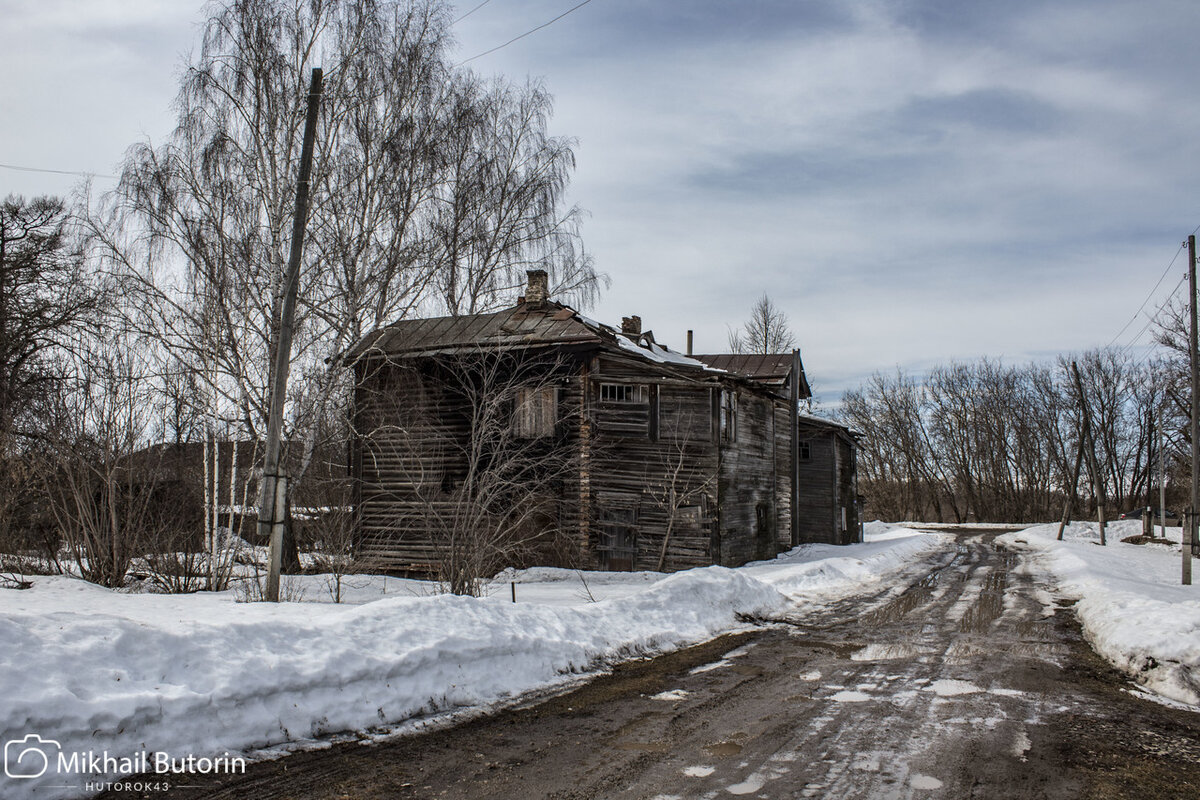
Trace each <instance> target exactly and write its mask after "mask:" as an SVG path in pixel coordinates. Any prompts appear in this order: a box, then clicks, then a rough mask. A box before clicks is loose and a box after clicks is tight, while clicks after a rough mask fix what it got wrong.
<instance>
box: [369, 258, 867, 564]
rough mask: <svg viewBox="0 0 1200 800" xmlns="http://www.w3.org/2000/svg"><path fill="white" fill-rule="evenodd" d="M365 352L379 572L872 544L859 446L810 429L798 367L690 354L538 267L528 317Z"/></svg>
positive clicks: (387, 342) (497, 316) (779, 360)
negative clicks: (599, 307) (558, 292)
mask: <svg viewBox="0 0 1200 800" xmlns="http://www.w3.org/2000/svg"><path fill="white" fill-rule="evenodd" d="M351 355H352V358H353V362H354V364H355V378H356V388H355V398H354V399H355V425H356V427H357V431H358V436H357V437H356V445H355V448H354V453H353V454H352V465H351V469H352V474H353V476H354V477H355V478H356V479H357V480H356V486H357V497H356V506H357V510H358V514H357V519H358V523H357V524H358V526H359V528H358V536H357V555H358V557H359V558H361V559H364V560H366V561H368V562H369V563H371V564H372V566H373V568H377V569H388V570H394V571H400V572H407V573H427V574H438V573H439V572H440V571H442V570H443V568H444V565H445V562H446V561H447V560H450V559H461V558H480V559H484V560H488V559H489V558H490V563H488V564H485V565H478V566H481V567H482V568H484V569H488V568H492V567H495V568H497V569H498V568H502V567H504V566H509V565H517V566H519V565H528V564H535V563H536V564H544V565H557V566H568V567H579V568H586V569H610V570H637V569H659V570H679V569H684V568H688V567H694V566H704V565H710V564H722V565H726V566H736V565H739V564H743V563H745V562H747V561H751V560H754V559H762V558H771V557H773V556H775V555H776V554H777V553H779V552H781V551H782V550H786V549H788V548H789V547H791V546H793V545H794V544H798V543H802V542H830V543H848V542H852V541H857V540H858V539H859V538H860V526H859V519H858V508H857V504H856V497H857V494H856V492H857V486H856V476H855V442H854V437H853V436H852V435H851V433H850V432H849V431H848V430H847V429H846V428H844V427H842V426H840V425H837V424H835V423H833V422H830V421H827V420H823V419H818V418H816V417H810V416H803V415H800V414H798V413H797V408H798V405H797V400H799V399H804V398H807V397H808V396H809V394H810V390H809V387H808V383H807V381H806V379H805V377H804V372H803V367H802V365H801V364H800V359H799V354H798V353H794V354H793V353H788V354H784V355H773V356H698V357H690V356H686V355H683V354H680V353H678V352H675V351H672V350H670V349H668V348H667V347H665V346H663V345H661V344H659V343H658V342H656V341H655V338H654V335H653V333H652V332H650V331H643V330H642V329H641V320H640V319H639V318H638V317H628V318H625V319H624V320H623V321H622V325H621V328H620V329H619V330H618V329H615V328H612V327H609V326H607V325H603V324H601V323H598V322H595V321H593V320H591V319H588V318H587V317H585V316H583V315H581V314H579V313H577V312H576V311H575V310H573V309H572V308H570V307H569V306H566V305H563V304H561V303H557V302H554V301H553V300H551V299H550V298H549V297H548V292H547V278H546V274H545V273H544V272H542V271H540V270H534V271H531V272H530V273H529V284H528V286H527V289H526V293H525V295H524V296H523V297H521V298H519V299H518V301H517V303H516V304H515V305H514V306H512V307H511V308H507V309H504V310H501V311H497V312H494V313H487V314H476V315H470V316H458V317H442V318H436V319H413V320H403V321H400V322H397V323H394V324H392V325H389V326H387V327H385V328H381V329H379V330H377V331H375V332H374V333H372V334H370V335H368V336H367V337H366V338H364V340H363V341H362V342H360V343H359V344H358V345H357V346H356V348H355V349H354V351H353V352H352V354H351ZM793 509H797V510H798V513H795V514H793ZM489 553H490V554H491V555H490V556H489V555H488V554H489Z"/></svg>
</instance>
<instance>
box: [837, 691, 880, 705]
mask: <svg viewBox="0 0 1200 800" xmlns="http://www.w3.org/2000/svg"><path fill="white" fill-rule="evenodd" d="M829 699H830V700H832V701H833V702H835V703H865V702H867V701H868V700H870V699H871V695H869V694H866V693H864V692H859V691H855V690H852V689H845V690H843V691H840V692H838V693H836V694H833V695H830V696H829Z"/></svg>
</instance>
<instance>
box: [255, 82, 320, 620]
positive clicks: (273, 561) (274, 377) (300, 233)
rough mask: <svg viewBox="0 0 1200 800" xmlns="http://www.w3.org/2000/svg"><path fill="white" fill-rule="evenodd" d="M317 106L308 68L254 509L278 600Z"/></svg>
mask: <svg viewBox="0 0 1200 800" xmlns="http://www.w3.org/2000/svg"><path fill="white" fill-rule="evenodd" d="M320 108H321V70H320V69H319V68H318V69H314V70H313V71H312V81H311V82H310V83H309V87H308V116H307V117H306V118H305V120H304V143H303V145H302V146H301V148H300V176H299V179H298V180H297V182H296V210H295V216H294V217H293V219H292V247H291V252H290V253H289V254H288V265H287V272H286V273H285V274H284V277H283V306H282V308H281V309H280V314H279V340H278V342H277V343H276V349H275V364H274V369H273V370H272V372H271V395H270V403H271V405H270V411H269V414H270V416H268V418H267V444H266V453H265V454H264V456H263V477H262V494H261V498H260V499H261V505H260V507H259V512H258V535H259V538H260V539H261V538H269V539H270V542H271V546H270V558H269V564H268V567H267V587H266V591H265V593H264V595H265V598H266V599H267V600H269V601H270V602H272V603H277V602H279V573H280V569H281V567H282V561H283V529H284V525H285V524H286V520H287V517H288V514H287V504H288V488H287V476H286V475H284V474H283V472H282V470H281V469H280V463H279V462H280V451H281V450H282V449H283V443H282V437H283V401H284V397H285V396H286V395H287V381H288V370H289V368H290V367H291V363H292V322H293V319H294V318H295V316H296V296H297V294H298V293H299V291H300V257H301V254H302V252H303V247H304V228H305V226H306V225H307V223H308V180H309V174H310V173H311V171H312V151H313V142H314V140H315V139H316V136H317V112H318V111H319V110H320Z"/></svg>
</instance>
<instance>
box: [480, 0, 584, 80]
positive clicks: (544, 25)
mask: <svg viewBox="0 0 1200 800" xmlns="http://www.w3.org/2000/svg"><path fill="white" fill-rule="evenodd" d="M590 2H592V0H583V2H582V3H578V4H577V5H574V6H571V7H570V8H568V9H567V10H566V11H564V12H563V13H561V14H559V15H558V16H557V17H555V18H554V19H552V20H550V21H549V22H543V23H542V24H541V25H538V26H537V27H536V28H531V29H530V30H527V31H525V32H524V33H522V34H521V35H520V36H514V37H513V38H511V39H509V40H508V41H507V42H505V43H504V44H500V45H496V46H495V47H493V48H492V49H491V50H484V51H483V52H482V53H477V54H475V55H473V56H471V57H470V58H468V59H466V60H464V61H460V62H458V64H457V66H460V67H461V66H462V65H463V64H468V63H470V62H472V61H474V60H475V59H477V58H483V57H484V56H486V55H490V54H492V53H494V52H496V51H497V50H503V49H504V48H505V47H508V46H509V45H510V44H512V43H513V42H519V41H520V40H522V39H524V38H525V37H526V36H529V35H531V34H534V33H537V32H538V31H540V30H541V29H542V28H548V27H550V26H551V25H553V24H554V23H556V22H558V21H559V20H560V19H562V18H563V17H565V16H567V15H568V14H571V13H573V12H575V11H578V10H579V9H581V8H583V7H584V6H586V5H587V4H588V3H590Z"/></svg>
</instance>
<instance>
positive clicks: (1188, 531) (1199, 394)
mask: <svg viewBox="0 0 1200 800" xmlns="http://www.w3.org/2000/svg"><path fill="white" fill-rule="evenodd" d="M1187 245H1188V308H1189V309H1190V314H1189V316H1190V317H1191V324H1190V329H1191V330H1190V331H1189V336H1188V355H1189V356H1190V357H1191V358H1190V361H1191V364H1192V425H1191V429H1192V511H1191V513H1190V514H1189V515H1188V519H1187V524H1185V525H1184V526H1183V536H1182V537H1181V538H1182V539H1183V541H1182V542H1181V543H1180V544H1182V545H1183V547H1182V548H1181V549H1182V550H1183V585H1184V586H1191V585H1192V536H1193V534H1194V533H1195V531H1194V530H1193V529H1194V528H1195V525H1196V512H1197V510H1200V441H1198V440H1197V434H1198V433H1200V369H1198V368H1197V363H1196V362H1197V360H1198V359H1200V354H1198V352H1197V343H1196V237H1195V235H1191V236H1188V238H1187Z"/></svg>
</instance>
